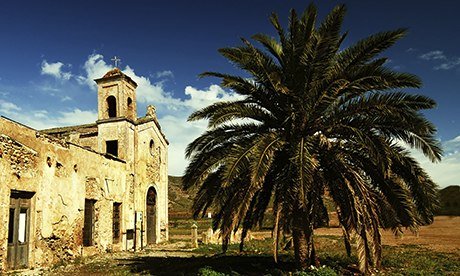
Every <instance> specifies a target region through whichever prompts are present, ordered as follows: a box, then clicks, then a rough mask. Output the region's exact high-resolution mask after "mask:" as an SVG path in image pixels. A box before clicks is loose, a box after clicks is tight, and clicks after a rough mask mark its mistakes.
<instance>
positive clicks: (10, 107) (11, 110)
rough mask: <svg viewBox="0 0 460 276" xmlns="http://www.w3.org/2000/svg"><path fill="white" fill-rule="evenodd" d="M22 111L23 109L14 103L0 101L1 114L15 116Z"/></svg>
mask: <svg viewBox="0 0 460 276" xmlns="http://www.w3.org/2000/svg"><path fill="white" fill-rule="evenodd" d="M18 111H21V108H20V107H19V106H17V105H15V104H14V103H11V102H7V101H4V100H0V112H1V113H5V114H6V115H11V114H15V113H16V112H18Z"/></svg>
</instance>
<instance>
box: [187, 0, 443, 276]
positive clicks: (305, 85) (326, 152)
mask: <svg viewBox="0 0 460 276" xmlns="http://www.w3.org/2000/svg"><path fill="white" fill-rule="evenodd" d="M344 14H345V7H344V6H343V5H341V6H337V7H335V8H334V9H333V10H332V11H331V13H330V14H329V15H327V17H326V18H325V19H324V21H323V22H321V23H320V24H318V25H319V26H317V24H316V17H317V10H316V7H315V6H314V5H310V6H309V7H308V8H307V9H306V10H305V12H304V13H303V14H302V15H301V16H300V17H298V16H297V14H296V12H295V11H294V10H292V11H291V14H290V18H289V23H288V25H289V26H288V31H287V32H286V31H285V30H284V29H283V28H282V26H281V25H280V23H279V21H278V17H277V15H276V14H273V15H272V16H271V17H270V20H271V23H272V24H273V26H274V27H275V29H276V32H277V34H278V39H275V38H272V37H270V36H267V35H265V34H257V35H254V36H253V37H252V38H253V39H254V40H255V41H257V42H258V43H260V44H261V46H262V48H261V49H260V48H257V47H255V46H254V45H253V44H252V43H250V42H249V41H247V40H245V39H243V45H242V46H239V47H233V48H223V49H220V50H219V52H220V53H221V54H222V55H223V56H224V57H225V58H227V59H228V60H229V61H231V62H232V63H233V64H234V65H236V66H237V67H239V68H240V69H242V70H244V71H245V72H247V73H249V75H250V76H251V77H250V78H245V77H241V76H234V75H229V74H222V73H216V72H206V73H203V74H202V76H213V77H218V78H220V79H221V85H222V86H223V87H226V88H229V89H231V90H232V91H234V92H235V93H237V94H239V95H241V96H242V99H241V100H236V101H227V102H219V103H215V104H213V105H210V106H208V107H205V108H203V109H201V110H199V111H196V112H194V113H193V114H191V115H190V117H189V120H190V121H195V120H201V119H208V120H209V125H208V131H207V132H205V133H204V134H202V135H201V136H200V137H198V138H197V139H196V140H194V141H193V142H192V143H190V144H189V145H188V147H187V150H186V156H187V158H189V159H190V163H189V165H188V167H187V169H186V173H185V176H184V178H183V182H184V188H186V189H187V188H190V187H197V189H198V192H197V194H196V197H195V200H194V205H193V211H194V216H195V217H196V216H200V214H201V215H204V214H205V213H206V211H207V210H208V209H209V208H212V209H213V210H214V211H215V212H216V216H215V217H214V219H213V227H214V228H215V229H218V228H219V229H220V231H221V235H222V239H223V242H222V248H223V251H224V252H225V250H226V249H227V246H228V242H229V238H230V235H231V233H232V231H236V230H237V229H239V228H242V240H241V245H242V243H243V240H244V238H245V235H246V233H247V231H248V230H249V229H251V228H253V227H257V226H259V225H260V224H261V223H262V220H263V218H264V215H265V211H266V210H267V208H268V206H273V215H274V218H275V219H274V225H273V237H274V256H275V261H276V256H277V251H278V244H279V241H278V240H279V237H280V235H281V234H292V240H293V244H294V252H295V260H296V265H297V267H298V268H299V269H305V268H306V267H307V266H308V265H310V264H315V262H316V256H315V248H314V242H313V231H314V228H315V227H317V226H320V225H322V224H324V222H325V221H327V219H328V218H327V211H326V208H325V205H324V199H325V197H326V196H328V197H330V198H331V199H332V200H333V202H334V203H335V205H336V208H337V213H338V217H339V222H340V224H341V226H342V228H343V233H344V240H345V246H346V248H347V252H350V248H351V246H350V244H351V243H354V244H355V245H356V249H357V254H358V257H359V267H360V270H361V271H362V272H363V273H369V272H370V271H371V270H372V269H373V268H376V267H379V266H380V261H381V252H382V247H381V235H380V232H379V229H380V228H384V229H388V228H391V229H393V230H394V231H395V232H398V231H400V230H401V229H402V228H410V229H411V230H414V231H415V230H416V229H417V227H419V226H420V225H426V224H429V223H431V222H432V221H433V210H434V209H435V208H436V206H437V204H438V201H437V192H436V185H435V183H433V181H432V180H431V179H430V177H429V176H428V175H427V173H426V172H425V171H424V170H423V169H422V168H421V167H420V165H419V164H418V163H417V161H416V160H414V159H413V158H412V157H411V156H410V152H409V151H408V150H406V149H405V147H404V145H403V144H404V143H405V144H407V145H409V146H410V147H412V148H414V149H417V150H420V151H422V152H423V154H424V155H425V156H427V157H428V158H430V160H432V161H433V162H435V161H439V160H440V159H441V155H442V150H441V148H440V146H439V143H438V142H437V140H436V139H435V132H436V129H435V127H434V126H433V124H432V123H431V122H429V121H428V120H427V119H425V118H424V116H423V114H422V113H421V110H423V109H429V108H433V107H434V106H435V105H436V103H435V102H434V101H433V100H432V99H430V98H428V97H425V96H421V95H413V94H408V93H404V92H401V91H400V89H403V88H419V87H420V86H421V81H420V79H419V78H418V77H417V76H415V75H412V74H408V73H401V72H396V71H394V70H392V69H390V68H388V67H386V66H385V63H386V61H387V60H388V59H387V58H385V57H381V56H380V54H381V52H382V51H384V50H386V49H387V48H389V47H391V46H392V45H393V44H394V43H395V42H396V41H397V40H398V39H400V38H402V37H403V36H404V35H405V34H406V30H404V29H397V30H394V31H387V32H380V33H377V34H374V35H371V36H369V37H367V38H365V39H363V40H360V41H358V42H357V43H356V44H354V45H352V46H350V47H348V48H345V49H344V48H343V47H342V46H341V45H342V42H343V41H344V39H345V37H346V35H347V34H346V33H345V34H341V31H340V30H341V25H342V21H343V18H344Z"/></svg>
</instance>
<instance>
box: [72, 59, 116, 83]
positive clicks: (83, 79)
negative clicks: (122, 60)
mask: <svg viewBox="0 0 460 276" xmlns="http://www.w3.org/2000/svg"><path fill="white" fill-rule="evenodd" d="M83 69H84V70H85V72H86V76H78V77H77V81H79V82H80V83H81V84H83V83H85V84H87V85H88V86H89V87H91V88H94V87H96V83H95V82H94V79H99V78H102V77H103V76H104V74H105V73H107V71H110V70H112V69H113V67H112V66H110V65H108V64H107V63H105V61H104V56H102V55H100V54H92V55H90V56H88V59H87V60H86V61H85V64H84V65H83Z"/></svg>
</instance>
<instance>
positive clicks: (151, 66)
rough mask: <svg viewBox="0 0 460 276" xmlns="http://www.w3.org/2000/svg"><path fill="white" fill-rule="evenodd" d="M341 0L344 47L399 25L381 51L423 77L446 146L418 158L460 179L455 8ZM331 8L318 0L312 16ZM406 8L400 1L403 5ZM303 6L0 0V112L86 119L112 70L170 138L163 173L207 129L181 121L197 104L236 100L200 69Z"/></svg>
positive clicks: (220, 64) (437, 173)
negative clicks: (100, 81)
mask: <svg viewBox="0 0 460 276" xmlns="http://www.w3.org/2000/svg"><path fill="white" fill-rule="evenodd" d="M341 2H344V3H345V4H346V5H347V8H348V13H347V16H346V18H345V24H344V28H343V30H344V31H349V35H348V38H347V40H346V41H345V45H349V44H351V43H353V42H355V41H357V40H358V39H360V38H363V37H365V36H368V35H370V34H372V33H375V32H378V31H383V30H391V29H395V28H399V27H407V28H408V29H409V34H408V36H407V37H406V38H404V39H402V40H401V41H400V42H399V43H398V44H396V45H395V46H394V47H393V48H391V49H390V50H388V51H386V52H385V56H387V57H389V58H390V62H389V63H388V66H390V67H393V68H394V69H397V70H401V71H407V72H411V73H414V74H417V75H418V76H420V77H421V78H422V80H423V83H424V85H423V88H422V89H419V90H418V91H409V92H417V93H421V94H424V95H428V96H430V97H432V98H434V99H435V100H436V101H437V103H438V107H437V108H436V109H434V110H430V111H428V112H426V116H427V117H428V118H429V119H430V120H431V121H433V122H434V123H435V124H436V126H437V127H438V137H439V139H440V140H441V141H442V143H443V145H444V148H445V157H444V159H443V161H442V162H441V163H440V164H430V163H429V162H428V161H427V160H426V159H424V158H423V157H422V156H421V154H419V153H414V155H415V156H416V157H417V158H418V159H419V160H420V162H421V163H422V164H423V166H424V167H425V168H426V169H427V170H428V171H429V173H430V174H431V175H432V176H433V178H434V179H435V181H437V182H438V183H439V184H440V186H448V185H454V184H456V185H458V184H460V153H459V150H460V108H459V107H458V106H459V104H460V91H459V87H460V38H459V36H458V33H459V31H460V21H459V20H458V19H457V12H458V10H459V8H460V3H459V2H458V1H441V2H438V3H433V2H432V1H341ZM341 2H337V1H324V0H322V1H316V3H317V6H318V9H319V13H320V17H321V18H322V17H323V16H324V15H325V14H327V13H328V12H329V11H330V10H331V8H332V7H333V6H334V5H336V4H337V3H341ZM400 2H403V3H400ZM308 4H309V1H293V0H278V1H262V0H257V1H174V0H170V1H118V0H112V1H85V0H82V1H50V0H49V1H32V0H31V1H21V0H17V1H2V2H0V61H1V63H0V64H1V66H0V115H3V116H6V117H9V118H12V119H14V120H17V121H19V122H22V123H24V124H27V125H30V126H32V127H34V128H38V129H40V128H46V127H52V126H62V125H73V124H80V123H90V122H93V121H95V119H96V117H97V115H96V114H97V112H96V111H97V110H96V108H97V97H96V90H95V86H94V82H93V81H92V80H93V79H94V78H99V77H101V76H102V75H103V74H104V73H105V71H107V70H109V69H110V68H111V67H112V62H111V61H110V59H111V58H112V57H113V56H115V55H116V56H119V57H121V59H122V64H121V66H120V67H121V69H122V70H124V72H125V73H127V74H128V75H130V76H132V77H133V79H134V80H135V81H136V82H138V84H139V88H138V92H137V93H138V115H139V116H143V115H144V114H145V108H146V106H147V104H154V105H155V106H156V107H157V113H158V116H159V118H160V123H161V124H162V126H163V130H164V132H165V133H166V135H167V137H168V139H169V140H170V142H171V144H170V151H169V168H170V174H173V175H180V174H181V173H182V172H183V170H184V168H185V165H186V161H185V160H184V157H183V151H184V147H185V146H186V144H187V143H189V142H190V141H192V140H193V138H195V137H196V136H198V135H199V134H200V133H201V132H202V131H203V129H204V126H205V124H204V122H203V123H194V124H190V123H186V122H185V120H186V117H187V116H188V115H189V114H190V113H191V112H193V111H194V110H196V109H197V108H201V107H204V106H206V105H208V104H210V103H213V102H215V101H217V100H222V99H224V100H226V99H234V98H235V97H236V96H235V95H233V94H232V93H231V91H225V90H223V89H221V88H220V87H219V86H217V85H216V84H218V81H217V80H216V79H199V78H198V77H197V75H198V74H199V73H201V72H204V71H220V72H227V73H238V70H236V69H235V68H234V67H233V66H232V65H231V64H230V63H228V62H227V61H226V60H225V59H224V58H222V57H221V56H220V55H219V54H218V53H217V49H218V48H221V47H227V46H236V45H240V43H241V42H240V37H245V38H250V36H251V35H253V34H256V33H260V32H262V33H268V34H271V35H275V33H274V30H273V28H272V26H271V25H270V23H269V22H268V16H269V15H270V14H271V12H276V13H278V15H279V17H280V19H281V20H282V22H283V23H286V21H287V16H288V12H289V10H290V8H296V9H297V10H298V11H299V12H300V11H302V10H303V9H304V8H305V7H306V6H307V5H308Z"/></svg>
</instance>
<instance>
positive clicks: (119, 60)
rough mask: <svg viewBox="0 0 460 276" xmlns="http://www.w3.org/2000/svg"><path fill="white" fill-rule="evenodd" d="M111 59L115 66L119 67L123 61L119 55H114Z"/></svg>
mask: <svg viewBox="0 0 460 276" xmlns="http://www.w3.org/2000/svg"><path fill="white" fill-rule="evenodd" d="M111 61H113V63H114V64H115V68H118V65H119V64H120V63H121V59H120V58H119V57H117V56H114V57H113V58H112V59H111Z"/></svg>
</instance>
